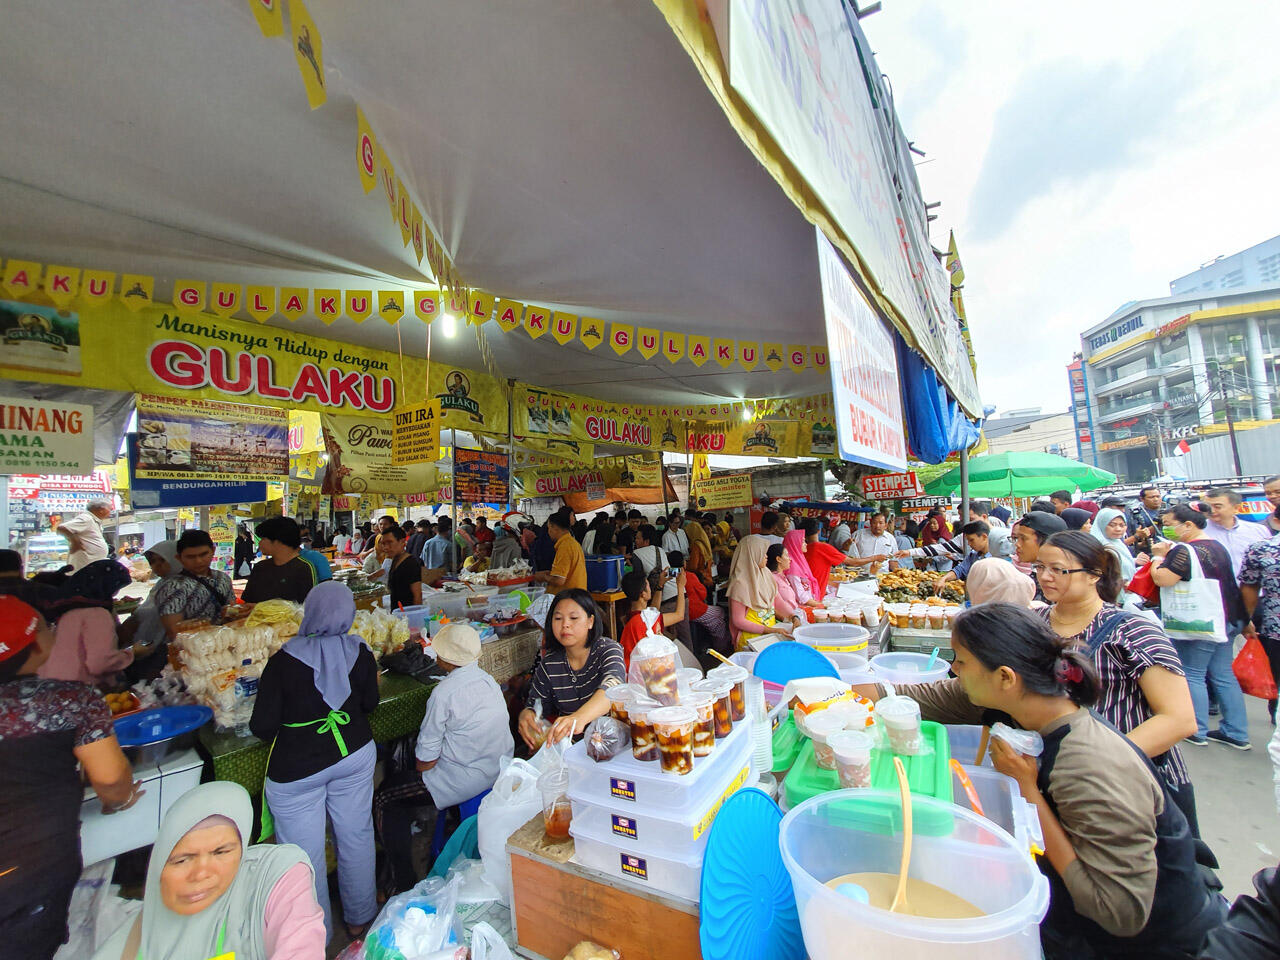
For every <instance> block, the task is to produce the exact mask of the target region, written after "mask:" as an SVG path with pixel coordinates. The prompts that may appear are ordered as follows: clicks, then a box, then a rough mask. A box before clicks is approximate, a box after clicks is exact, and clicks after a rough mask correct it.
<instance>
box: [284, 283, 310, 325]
mask: <svg viewBox="0 0 1280 960" xmlns="http://www.w3.org/2000/svg"><path fill="white" fill-rule="evenodd" d="M308 293H310V291H309V290H306V289H304V288H302V287H281V288H280V315H281V316H283V317H284V318H285V319H286V320H291V321H292V320H301V319H302V315H303V314H304V313H306V312H307V294H308Z"/></svg>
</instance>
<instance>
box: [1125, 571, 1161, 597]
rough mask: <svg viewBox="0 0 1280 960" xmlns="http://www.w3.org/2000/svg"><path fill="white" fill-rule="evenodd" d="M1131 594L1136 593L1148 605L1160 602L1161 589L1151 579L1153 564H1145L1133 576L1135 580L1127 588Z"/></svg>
mask: <svg viewBox="0 0 1280 960" xmlns="http://www.w3.org/2000/svg"><path fill="white" fill-rule="evenodd" d="M1125 589H1126V590H1128V591H1129V592H1130V593H1136V594H1137V595H1138V596H1140V597H1141V598H1142V599H1143V600H1145V601H1147V603H1159V602H1160V588H1159V587H1157V586H1156V582H1155V581H1154V580H1152V579H1151V564H1150V563H1144V564H1143V565H1142V567H1141V568H1140V569H1139V570H1138V572H1137V573H1135V574H1134V575H1133V579H1132V580H1130V581H1129V584H1128V586H1126V587H1125Z"/></svg>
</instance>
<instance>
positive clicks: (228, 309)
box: [209, 283, 240, 317]
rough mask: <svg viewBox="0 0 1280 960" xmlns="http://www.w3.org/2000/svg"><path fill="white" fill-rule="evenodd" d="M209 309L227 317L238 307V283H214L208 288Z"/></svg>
mask: <svg viewBox="0 0 1280 960" xmlns="http://www.w3.org/2000/svg"><path fill="white" fill-rule="evenodd" d="M209 309H210V310H212V311H213V312H214V313H216V314H217V315H218V316H220V317H229V316H231V315H232V314H233V313H235V312H236V311H237V310H239V309H240V285H239V284H238V283H215V284H213V285H212V287H211V288H210V290H209Z"/></svg>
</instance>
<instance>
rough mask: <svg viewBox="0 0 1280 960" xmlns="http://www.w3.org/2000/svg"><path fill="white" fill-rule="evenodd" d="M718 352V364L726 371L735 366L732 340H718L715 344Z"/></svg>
mask: <svg viewBox="0 0 1280 960" xmlns="http://www.w3.org/2000/svg"><path fill="white" fill-rule="evenodd" d="M713 346H714V347H715V352H716V363H718V364H720V366H722V367H724V368H725V369H726V370H727V369H728V368H729V367H730V366H731V365H732V364H733V361H734V354H735V351H734V349H733V341H732V340H721V339H719V338H718V337H717V338H716V341H715V343H714V344H713Z"/></svg>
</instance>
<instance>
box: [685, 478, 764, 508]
mask: <svg viewBox="0 0 1280 960" xmlns="http://www.w3.org/2000/svg"><path fill="white" fill-rule="evenodd" d="M692 500H693V502H694V503H696V504H697V506H698V509H699V510H731V509H733V508H734V507H745V506H749V505H750V504H751V474H749V473H722V474H720V475H718V476H712V477H707V479H705V480H699V481H698V482H697V483H695V484H694V485H693V493H692Z"/></svg>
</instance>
